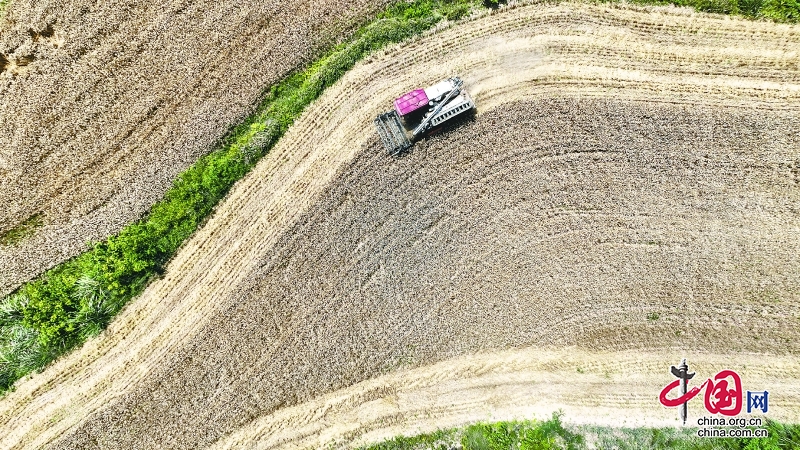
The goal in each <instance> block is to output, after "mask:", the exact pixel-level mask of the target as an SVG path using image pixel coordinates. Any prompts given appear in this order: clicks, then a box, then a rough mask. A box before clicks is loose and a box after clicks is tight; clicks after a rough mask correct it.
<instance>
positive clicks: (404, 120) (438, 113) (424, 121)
mask: <svg viewBox="0 0 800 450" xmlns="http://www.w3.org/2000/svg"><path fill="white" fill-rule="evenodd" d="M473 108H475V102H473V100H472V97H470V95H469V93H468V92H467V91H466V89H464V82H463V81H462V80H461V78H458V77H451V78H448V79H446V80H443V81H440V82H439V83H436V84H434V85H433V86H430V87H427V88H425V89H414V90H413V91H410V92H406V93H405V94H403V95H401V96H400V97H398V98H396V99H395V101H394V109H393V110H392V111H389V112H385V113H383V114H381V115H379V116H378V117H376V118H375V128H377V130H378V135H379V136H380V137H381V140H382V141H383V145H384V147H386V151H387V152H389V154H390V155H397V154H399V153H401V152H403V151H404V150H407V149H408V148H409V147H411V145H412V143H413V142H415V141H416V140H418V139H419V138H421V137H423V136H426V135H428V134H430V133H431V132H433V131H434V130H436V129H438V128H439V126H440V125H442V124H443V123H444V122H447V121H448V120H452V119H454V118H455V117H457V116H459V115H461V114H463V113H465V112H467V111H470V110H471V109H473Z"/></svg>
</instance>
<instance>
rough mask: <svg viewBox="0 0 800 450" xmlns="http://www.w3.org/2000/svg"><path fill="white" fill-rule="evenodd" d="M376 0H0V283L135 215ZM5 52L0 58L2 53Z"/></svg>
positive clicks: (30, 272)
mask: <svg viewBox="0 0 800 450" xmlns="http://www.w3.org/2000/svg"><path fill="white" fill-rule="evenodd" d="M386 3H387V1H378V2H374V1H366V0H358V1H355V2H349V1H348V2H342V1H338V0H337V1H297V2H292V4H291V6H287V4H286V2H284V1H277V0H268V1H250V2H236V3H235V4H228V3H222V2H214V1H199V2H186V1H183V0H174V1H166V2H157V3H153V2H151V1H135V0H113V1H104V2H101V3H97V4H96V2H91V1H85V0H69V1H66V2H64V1H34V2H29V1H26V0H19V1H13V2H11V3H10V6H9V9H8V11H7V14H6V17H5V20H4V21H3V22H1V23H0V129H2V130H3V132H2V133H0V204H2V205H3V207H2V208H0V234H2V233H3V232H5V231H8V230H10V229H12V228H14V227H15V226H18V225H19V224H20V223H22V222H24V221H25V220H26V219H28V218H30V217H32V216H36V215H38V217H39V218H40V219H41V220H42V222H43V224H44V226H43V227H42V228H39V229H38V230H36V234H35V235H34V236H32V237H30V238H28V239H26V240H25V241H23V242H21V243H18V244H16V245H13V246H10V245H0V295H3V294H7V293H8V292H9V291H10V290H12V289H14V288H15V287H16V286H18V285H19V283H21V282H24V281H27V280H29V279H31V278H32V277H34V276H36V275H38V274H40V273H41V272H42V271H43V270H45V269H46V268H49V267H51V266H53V265H55V264H57V263H59V262H61V261H63V260H65V259H67V258H69V257H72V256H75V255H76V254H79V253H81V252H82V251H85V249H86V243H87V242H89V241H97V240H101V239H103V238H105V237H107V236H109V235H110V234H113V233H115V232H117V231H119V229H120V228H122V227H123V226H125V225H127V224H129V223H131V222H132V221H134V220H136V219H138V218H139V217H140V216H141V215H142V214H143V213H144V212H145V211H147V210H148V208H149V207H150V206H151V205H152V204H153V203H154V202H156V201H157V200H159V199H161V198H162V197H163V194H164V192H165V191H166V189H168V188H169V187H170V185H171V183H172V181H173V180H174V179H175V178H176V176H177V174H179V173H180V172H181V171H183V170H184V169H186V168H187V167H188V166H189V165H191V164H192V163H193V162H194V161H195V160H197V158H198V157H199V156H201V155H203V154H205V153H208V152H209V151H210V150H211V149H212V147H213V145H214V144H215V142H217V141H218V140H219V139H220V138H222V137H223V135H224V134H225V132H226V131H227V129H228V127H229V126H230V125H231V124H235V123H237V122H238V121H240V120H241V119H242V118H244V117H245V116H246V115H248V114H249V113H250V112H251V110H252V108H253V105H254V104H256V103H257V100H258V99H259V96H260V95H261V90H262V89H263V88H264V86H269V85H270V84H272V83H274V82H276V81H277V80H279V79H281V78H282V77H284V76H285V75H287V74H288V73H289V72H290V71H292V70H295V69H297V68H298V67H301V66H302V65H304V64H307V63H308V62H309V61H310V60H311V59H312V58H313V57H314V56H315V55H316V54H317V53H318V51H319V50H320V49H321V48H323V47H324V46H327V45H330V44H331V42H334V41H335V40H336V39H339V38H340V37H341V36H344V35H346V34H347V33H349V32H351V31H352V30H353V29H354V28H355V26H356V25H357V24H359V23H361V22H363V21H364V20H366V18H367V17H369V16H371V15H374V13H375V12H376V11H378V10H379V9H380V8H382V7H383V5H385V4H386ZM4 61H7V62H4Z"/></svg>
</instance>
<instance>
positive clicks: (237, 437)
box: [212, 348, 800, 449]
mask: <svg viewBox="0 0 800 450" xmlns="http://www.w3.org/2000/svg"><path fill="white" fill-rule="evenodd" d="M693 356H694V358H695V359H696V360H702V361H703V363H701V364H698V365H697V366H696V369H697V373H704V374H707V373H716V372H717V371H719V370H720V369H722V368H725V367H729V366H730V358H731V356H733V355H731V354H726V355H719V354H708V353H700V354H695V355H693ZM671 358H674V352H669V351H663V352H649V353H648V354H646V355H644V354H642V353H641V352H637V351H628V352H609V353H593V352H584V351H581V350H579V349H576V348H566V349H560V350H552V349H542V348H536V349H533V348H526V349H521V350H512V351H504V352H498V353H493V354H478V355H469V356H466V357H460V358H455V359H453V360H449V361H445V362H442V363H438V364H433V365H430V366H425V367H422V368H418V369H412V370H400V371H395V372H393V373H391V374H388V375H384V376H381V377H378V378H374V379H371V380H368V381H364V382H361V383H358V384H355V385H353V386H351V387H348V388H345V389H341V390H338V391H335V392H332V393H330V394H327V395H323V396H320V397H318V398H316V399H314V400H312V401H309V402H306V403H302V404H299V405H296V406H291V407H288V408H282V409H280V410H278V411H276V412H274V413H272V414H267V415H265V416H262V417H260V418H258V419H257V420H254V421H253V422H251V423H249V424H247V425H245V426H243V427H241V428H240V429H238V430H237V431H236V432H235V433H232V434H231V435H229V436H226V437H225V438H224V439H222V440H220V441H219V442H218V443H217V444H216V445H214V446H213V447H212V448H214V449H234V448H249V449H270V448H328V446H329V445H330V444H332V443H333V444H334V445H335V446H337V447H341V446H348V445H351V446H357V445H364V444H368V443H373V442H380V441H382V440H386V439H390V438H392V437H394V436H398V435H414V434H417V433H426V432H431V431H435V430H437V429H439V428H449V427H456V426H460V425H463V424H465V423H471V422H477V421H487V420H514V419H520V418H526V419H530V418H538V419H548V418H550V416H551V415H552V412H553V405H562V410H563V412H564V414H565V417H566V418H567V420H569V421H571V422H573V423H578V424H580V423H584V422H585V423H591V424H595V425H597V424H600V425H609V426H619V425H620V424H622V423H624V424H625V426H657V427H663V426H674V425H676V422H677V421H678V417H677V414H676V412H675V410H668V409H666V408H660V407H657V406H655V405H654V403H655V402H656V401H655V400H654V396H653V390H654V389H653V386H660V385H663V384H666V383H667V382H668V378H669V377H670V375H669V374H667V373H666V372H665V371H664V368H665V364H664V361H669V360H670V359H671ZM735 358H736V361H737V363H738V364H740V365H741V366H747V369H744V370H740V371H739V373H740V375H741V376H742V377H743V383H745V384H749V385H764V386H766V385H776V384H780V385H781V387H782V389H781V391H782V393H781V398H780V404H781V408H782V410H783V411H790V410H792V409H796V408H797V407H798V402H800V381H798V379H797V376H798V375H800V373H798V371H797V363H796V362H795V361H793V359H794V357H775V356H772V357H770V359H769V362H768V363H766V364H765V361H764V358H763V357H762V356H760V355H755V354H747V353H744V354H740V355H735ZM578 368H580V369H581V373H580V376H577V375H576V372H577V370H578ZM645 371H647V372H649V373H650V374H649V375H647V374H645ZM776 373H777V374H779V375H778V376H777V377H775V374H776ZM790 375H791V376H792V377H794V379H791V378H789V376H790ZM631 409H633V410H636V411H641V412H644V413H645V414H640V415H639V416H633V415H631V414H629V413H628V412H626V410H631ZM701 410H702V406H695V407H694V408H691V409H690V410H689V413H690V414H691V415H692V416H695V417H699V416H700V415H701V414H702V413H701ZM775 412H776V413H777V416H778V417H779V416H780V415H781V413H780V412H777V411H775ZM788 417H792V416H791V415H789V416H788Z"/></svg>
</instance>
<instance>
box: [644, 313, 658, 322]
mask: <svg viewBox="0 0 800 450" xmlns="http://www.w3.org/2000/svg"><path fill="white" fill-rule="evenodd" d="M659 317H660V316H659V315H658V313H657V312H651V313H650V314H648V315H647V320H649V321H650V322H655V321H656V320H658V318H659Z"/></svg>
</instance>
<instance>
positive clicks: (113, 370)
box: [0, 4, 800, 448]
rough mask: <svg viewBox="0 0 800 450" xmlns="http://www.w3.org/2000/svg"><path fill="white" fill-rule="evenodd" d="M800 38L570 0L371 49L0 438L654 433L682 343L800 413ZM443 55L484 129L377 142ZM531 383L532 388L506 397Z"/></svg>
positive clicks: (791, 414)
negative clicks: (488, 430) (491, 430)
mask: <svg viewBox="0 0 800 450" xmlns="http://www.w3.org/2000/svg"><path fill="white" fill-rule="evenodd" d="M710 30H714V31H713V32H711V31H710ZM798 40H800V35H798V33H797V29H796V28H792V27H788V26H776V25H771V24H765V23H755V22H743V21H738V20H731V19H720V18H716V17H709V16H702V15H693V14H691V13H687V12H685V11H682V10H677V11H676V10H672V9H653V10H649V9H645V10H642V9H636V8H632V9H629V8H626V7H608V6H606V7H597V6H588V5H576V4H562V5H558V6H552V5H550V6H531V7H525V8H518V9H515V10H511V11H508V12H504V13H502V14H497V15H493V16H489V17H484V18H482V19H478V20H476V21H474V22H472V23H469V24H468V25H464V26H461V27H459V28H458V29H451V30H444V31H441V32H440V33H438V34H435V35H432V36H429V37H427V38H424V39H421V40H417V41H415V42H413V43H411V44H409V45H407V46H405V47H403V48H396V49H392V50H390V51H388V52H386V53H385V54H382V55H377V56H375V57H373V58H372V59H371V60H370V61H366V62H364V63H363V64H360V65H359V66H358V67H356V68H355V69H354V70H353V71H352V72H351V73H349V74H348V75H347V76H346V77H345V78H344V79H343V80H342V81H341V82H340V83H338V84H337V85H336V86H335V87H334V88H332V89H331V90H330V91H329V92H327V93H326V94H325V95H324V96H323V98H321V99H320V100H319V101H318V102H317V103H316V104H315V105H314V106H313V107H311V108H310V109H309V110H308V111H307V112H306V114H304V115H303V117H302V118H301V119H300V120H299V121H298V122H297V124H296V126H295V127H294V128H293V129H292V130H290V132H289V133H288V134H287V135H286V137H285V138H284V139H283V140H282V141H281V142H280V143H279V144H278V146H277V147H276V148H275V149H274V150H273V152H271V154H270V155H269V156H268V157H267V158H265V160H264V161H262V162H261V163H260V164H259V166H258V167H257V168H256V169H255V170H254V172H253V173H252V174H251V175H250V176H248V177H247V178H246V179H244V180H242V182H240V183H239V184H238V185H237V186H236V188H235V189H234V191H233V192H232V193H231V195H230V196H229V198H228V199H226V201H225V202H224V204H222V205H221V207H220V208H219V210H218V212H217V214H216V215H215V216H214V217H213V218H212V219H211V220H210V221H209V223H208V224H207V225H206V226H205V227H204V228H203V229H202V230H200V231H199V232H198V233H197V235H196V236H194V237H193V238H192V239H191V240H190V242H189V243H187V245H185V246H184V248H183V249H182V250H181V252H180V253H179V254H178V255H177V257H176V258H175V259H174V260H173V261H172V263H171V264H170V267H169V268H168V271H167V274H166V276H165V278H164V279H162V280H159V281H157V282H156V283H154V284H153V285H151V286H150V287H149V288H148V289H147V291H146V292H145V293H144V294H143V296H142V297H141V298H139V299H137V300H136V301H134V302H133V303H132V304H131V305H130V306H129V307H128V308H127V309H126V310H125V311H124V312H123V313H122V314H121V316H120V317H119V318H118V319H117V320H116V321H115V322H114V323H113V324H112V326H111V327H110V328H109V330H108V332H107V333H105V334H104V335H103V336H101V337H100V338H98V339H96V340H93V341H91V342H89V343H88V344H87V345H86V346H84V347H83V348H82V349H80V350H79V351H77V352H76V353H74V354H72V355H70V356H68V357H66V358H64V359H63V360H61V361H59V362H57V363H56V364H54V365H53V366H52V367H50V368H48V369H47V370H46V371H45V372H44V373H43V374H40V375H36V376H34V377H33V378H32V379H29V380H25V381H23V382H21V383H20V384H19V385H18V387H17V390H16V391H15V392H13V393H11V394H9V395H8V396H7V397H6V398H4V399H3V400H1V401H0V414H2V416H1V417H2V418H3V419H2V428H0V430H2V432H4V433H5V434H6V439H5V440H4V443H5V442H8V445H7V446H8V447H11V448H16V447H18V448H23V447H30V448H38V447H42V446H46V445H47V444H52V446H53V447H55V448H152V447H153V446H155V445H160V446H164V447H185V448H193V447H203V446H207V445H209V444H212V443H217V444H219V445H221V446H224V445H229V444H231V445H232V444H235V443H237V442H238V443H243V442H248V443H252V442H260V443H261V444H262V446H264V447H269V446H274V445H280V444H281V443H283V444H287V445H289V446H291V445H294V444H297V445H312V446H314V445H316V444H314V443H320V442H327V441H328V440H330V439H336V440H337V441H338V442H340V443H346V442H349V441H351V440H356V441H359V440H361V441H363V440H369V439H377V438H380V437H382V436H384V435H386V434H392V433H397V432H398V430H409V431H414V427H418V428H419V429H421V430H422V429H424V430H427V429H431V427H433V428H435V427H436V426H441V425H452V424H456V423H460V422H461V421H462V420H472V419H474V418H475V417H476V415H479V414H481V413H482V412H484V411H489V412H492V413H493V414H495V415H496V416H497V417H505V416H508V415H514V414H523V413H524V414H527V413H532V414H547V413H548V412H549V411H548V410H547V408H548V407H549V408H551V409H550V410H555V409H557V408H559V407H561V408H564V409H565V410H567V411H569V412H572V413H575V414H574V415H573V417H571V419H572V420H579V421H587V422H595V423H608V422H609V421H610V419H609V416H608V414H609V411H611V410H612V409H619V410H618V412H617V415H616V416H615V417H613V418H612V419H611V421H614V423H616V424H620V423H621V422H622V421H633V420H634V418H641V417H653V418H652V419H651V423H672V422H669V421H673V420H674V415H673V414H672V413H673V411H668V412H665V411H663V410H662V409H661V408H660V407H659V406H657V404H656V403H655V401H656V400H655V399H656V396H657V392H658V390H660V388H661V387H663V385H664V384H666V383H667V382H669V381H670V379H669V374H668V372H667V370H668V365H669V364H674V363H676V362H677V361H676V359H678V358H680V357H684V356H686V357H689V358H690V361H695V364H698V367H697V368H698V370H701V369H703V370H706V369H708V370H711V369H713V368H715V367H719V366H720V365H722V364H729V363H731V362H732V361H733V362H735V361H740V362H741V363H742V366H746V367H742V368H741V370H742V371H743V373H744V374H745V377H746V378H745V379H746V380H748V379H749V380H753V383H755V382H762V381H763V382H764V383H768V386H765V387H767V388H771V389H773V390H774V392H776V393H780V394H775V395H779V397H778V399H777V400H775V403H774V413H775V415H774V417H775V418H780V419H783V420H791V421H798V420H800V388H798V385H797V381H796V380H797V377H798V373H800V364H798V362H797V361H798V359H797V354H798V351H799V350H800V349H798V347H797V342H798V340H797V330H798V327H797V326H796V324H797V320H798V318H800V276H799V275H798V273H797V270H796V267H798V262H800V261H798V256H797V255H798V250H800V234H798V233H796V230H798V229H800V215H798V211H797V205H798V204H800V202H798V200H800V180H799V179H798V160H799V159H800V154H798V150H797V149H798V148H800V145H798V144H800V135H799V134H798V132H797V131H796V127H795V126H794V124H795V123H796V122H797V119H798V116H799V115H800V101H798V100H800V86H799V85H800V73H799V72H798V67H800V66H798V55H797V53H796V51H795V50H792V49H794V48H797V45H798ZM663 43H669V44H670V45H668V46H667V45H662V44H663ZM431 58H434V59H435V60H437V61H446V62H444V63H442V64H420V65H419V66H418V67H419V70H416V71H413V72H405V73H404V74H403V75H398V76H396V77H389V76H387V74H394V73H397V72H398V71H397V70H396V68H397V67H398V66H399V65H401V64H408V62H409V61H429V60H431ZM723 66H724V70H723V68H722V67H723ZM451 73H458V74H461V75H462V76H463V77H464V78H465V80H467V83H468V86H470V88H471V90H472V92H473V93H474V96H475V97H476V100H477V102H478V104H479V114H478V116H477V117H476V118H475V120H474V121H473V122H469V123H465V124H463V126H462V127H461V128H459V129H457V130H452V131H451V132H449V133H447V134H445V135H440V136H438V137H435V138H432V139H430V140H428V141H425V142H423V143H421V144H419V145H417V146H415V147H414V149H413V151H412V152H411V153H410V154H409V155H407V156H405V157H403V158H399V159H391V158H388V157H386V156H384V155H383V152H382V149H380V148H379V146H378V143H377V137H376V136H375V134H374V132H373V131H372V130H371V127H370V125H371V122H370V120H371V118H372V117H374V115H375V114H376V113H377V112H379V111H380V110H382V109H385V108H386V107H387V105H388V104H389V103H390V100H391V97H392V95H393V94H395V93H396V91H397V90H398V89H400V90H402V89H405V88H411V87H414V86H425V85H427V84H429V83H430V82H433V81H436V80H437V79H439V78H441V77H443V76H447V75H449V74H451ZM343 99H348V100H349V101H348V102H345V103H343V102H342V100H343ZM656 316H657V317H656ZM509 347H514V348H519V350H516V351H515V352H516V353H515V352H505V349H508V348H509ZM476 352H480V353H481V354H482V356H480V357H473V356H469V355H471V354H475V353H476ZM497 352H499V353H497ZM451 358H455V359H453V360H450V359H451ZM437 362H440V364H441V365H438V366H437V365H434V366H430V367H427V365H428V364H433V363H437ZM584 365H585V366H586V367H585V370H583V372H584V373H580V372H578V370H577V369H578V368H583V366H584ZM414 367H419V369H414V370H413V371H412V372H396V373H394V372H393V371H395V370H397V369H403V368H414ZM735 368H736V369H739V367H738V366H737V367H735ZM387 373H388V375H386V376H384V377H380V378H375V377H378V376H379V375H382V374H387ZM546 373H552V374H554V375H551V377H552V376H555V375H557V376H558V380H559V384H558V389H556V390H555V391H554V393H553V394H552V395H551V396H550V397H548V399H550V400H552V402H549V403H547V404H535V403H530V409H529V410H526V411H520V409H519V408H518V407H517V406H515V403H516V402H515V401H514V400H515V399H523V400H524V399H528V400H530V399H531V398H532V396H533V395H534V394H533V393H534V392H536V390H535V389H533V388H530V389H528V390H520V386H523V385H524V386H528V384H527V383H528V381H531V380H534V379H539V380H540V381H539V382H540V383H541V380H542V376H543V374H546ZM483 375H486V376H487V377H489V378H481V376H483ZM491 377H495V378H491ZM581 377H584V378H581ZM748 377H749V378H748ZM372 378H374V379H372ZM587 378H588V381H587ZM370 379H371V380H370ZM364 380H369V381H364ZM439 382H441V384H439ZM359 383H361V384H359ZM534 386H536V385H534ZM539 386H541V385H539ZM589 387H592V390H589V391H588V392H595V393H597V394H598V395H597V396H595V400H594V402H593V403H592V404H591V406H592V407H593V408H588V407H587V406H586V405H587V403H586V399H585V398H584V397H582V396H581V395H579V394H582V393H584V392H587V389H588V388H589ZM753 388H754V389H757V388H760V386H753ZM426 390H427V391H426ZM425 392H427V394H426V393H425ZM442 392H449V394H448V395H441V394H442ZM620 392H623V393H620ZM624 392H630V393H631V394H630V396H628V395H627V394H624ZM771 392H772V391H771ZM455 397H457V398H460V399H462V400H461V401H452V400H453V398H455ZM629 397H630V398H629ZM331 402H332V403H331ZM336 402H339V403H338V405H339V406H336V405H337V403H336ZM392 402H394V403H393V404H395V405H396V409H394V410H392V409H391V407H386V408H381V405H383V404H392ZM487 402H488V406H487ZM620 404H623V405H624V406H625V407H624V408H619V406H620ZM320 405H322V406H320ZM326 405H327V406H326ZM331 405H332V406H331ZM363 405H366V406H363ZM403 405H405V406H403ZM419 405H424V406H423V409H422V410H418V409H415V408H418V407H419ZM376 408H377V410H376ZM387 408H388V409H387ZM515 408H516V409H515ZM412 410H413V411H414V412H416V413H417V414H418V416H419V417H423V416H427V417H430V418H431V420H429V421H425V419H424V418H423V419H419V421H418V422H415V421H414V420H416V419H414V420H412V419H411V418H410V416H409V414H408V413H409V412H410V411H412ZM376 411H377V412H376ZM387 411H388V413H387ZM392 411H394V412H392ZM326 412H330V414H329V415H326ZM348 414H350V416H348ZM353 415H355V416H357V417H360V418H361V419H363V420H361V419H359V421H355V422H354V421H352V418H353V417H354V416H353ZM348 417H349V419H348ZM337 420H338V422H337ZM380 421H383V424H385V426H384V425H381V422H380ZM346 422H349V423H351V424H352V423H356V426H355V427H351V428H349V429H348V428H347V426H339V427H338V428H337V426H336V425H337V423H338V424H343V423H346ZM276 424H277V425H276ZM287 424H289V425H287ZM295 424H297V425H298V426H297V427H295V426H294V425H295ZM362 425H363V426H362ZM270 427H272V428H270ZM278 429H280V430H287V429H292V430H295V429H296V430H297V434H296V435H287V434H283V435H279V434H278V433H276V432H275V430H278ZM309 430H310V431H309ZM267 436H269V439H268V438H267ZM270 439H271V440H270Z"/></svg>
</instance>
